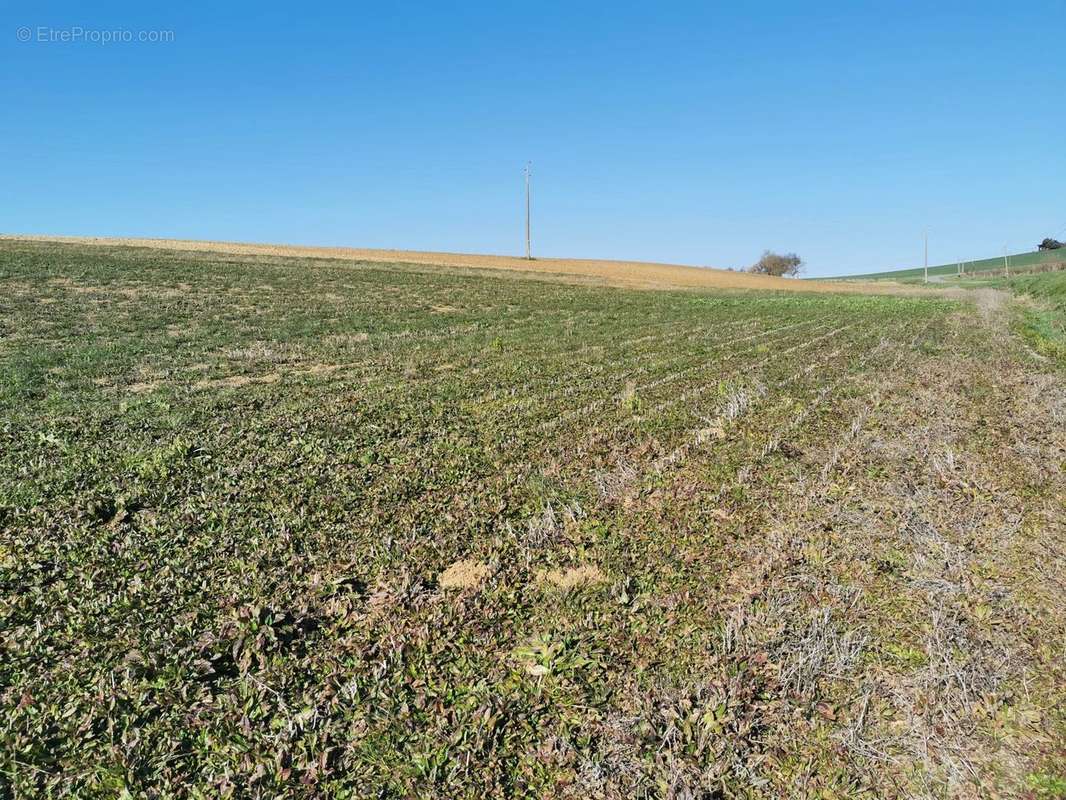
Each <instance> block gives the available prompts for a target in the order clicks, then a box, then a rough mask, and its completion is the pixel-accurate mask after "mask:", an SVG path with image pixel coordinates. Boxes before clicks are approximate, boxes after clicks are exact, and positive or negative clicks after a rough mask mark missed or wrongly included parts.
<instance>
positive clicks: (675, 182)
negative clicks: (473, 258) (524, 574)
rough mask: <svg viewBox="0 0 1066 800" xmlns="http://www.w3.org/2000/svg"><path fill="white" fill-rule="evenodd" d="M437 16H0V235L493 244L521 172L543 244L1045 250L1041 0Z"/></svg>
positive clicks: (1056, 180) (506, 239)
mask: <svg viewBox="0 0 1066 800" xmlns="http://www.w3.org/2000/svg"><path fill="white" fill-rule="evenodd" d="M447 5H448V4H444V3H402V4H394V3H388V2H375V3H365V4H363V3H331V2H320V3H285V4H278V5H277V6H275V7H269V6H268V4H265V3H255V4H243V3H238V2H214V3H211V4H200V3H195V2H191V3H168V4H155V3H144V2H138V3H132V2H131V3H106V2H100V3H85V2H80V3H69V4H67V3H49V2H35V3H11V2H9V3H5V4H4V7H3V9H2V10H0V19H2V20H3V23H2V25H3V28H2V29H0V65H2V70H0V97H2V102H3V109H4V115H3V122H2V124H0V145H2V146H0V153H2V156H3V164H4V168H3V176H2V181H0V231H2V232H7V233H56V234H70V235H130V236H157V237H180V238H197V239H225V240H236V241H269V242H285V243H303V244H325V245H350V246H357V247H395V248H404V249H425V250H448V251H463V252H489V253H519V252H521V250H522V247H523V220H522V213H523V211H522V208H523V206H522V203H523V195H522V188H521V181H522V175H521V173H522V166H523V165H524V163H525V161H526V160H527V159H528V160H531V161H532V162H533V169H534V225H533V227H534V250H535V252H536V254H539V255H543V256H571V257H599V258H631V259H641V260H649V261H670V262H679V263H689V264H701V265H710V266H723V267H728V266H734V267H737V266H744V265H746V264H749V263H750V262H752V261H753V260H755V259H756V258H757V257H758V255H759V254H760V253H761V251H762V250H763V249H766V248H773V249H779V250H794V251H796V252H798V253H799V254H800V255H801V256H803V257H804V259H805V260H806V261H807V263H808V271H809V274H813V275H829V274H844V273H849V272H856V271H870V270H877V269H884V268H895V267H906V266H913V265H916V264H920V262H921V252H922V230H923V228H925V227H928V228H929V230H930V245H929V249H930V262H931V263H941V262H945V261H954V260H955V259H957V258H977V257H984V256H991V255H997V254H999V253H1001V252H1002V251H1003V247H1004V246H1007V247H1009V248H1010V249H1011V250H1012V251H1021V250H1025V249H1032V248H1033V247H1034V246H1035V244H1036V242H1038V241H1039V240H1040V239H1041V238H1043V237H1044V236H1054V235H1059V238H1063V237H1064V235H1066V57H1064V50H1063V44H1062V43H1063V37H1064V34H1066V2H1064V0H1058V1H1056V0H1051V2H1021V3H1019V2H1014V3H1003V2H995V3H984V2H976V3H975V2H968V3H928V2H923V3H917V2H915V3H908V2H894V3H884V4H881V5H880V6H874V5H871V4H868V3H860V2H847V3H839V4H817V3H774V2H762V3H737V2H728V3H727V2H720V3H719V2H694V3H663V4H659V3H652V2H639V3H628V2H610V3H607V2H604V3H599V4H592V3H580V2H577V3H575V2H561V3H546V2H537V3H531V2H525V3H521V4H517V3H516V4H510V3H506V2H503V3H501V2H491V3H467V4H456V5H454V6H452V7H446V6H447ZM78 27H80V28H81V29H82V31H83V33H81V34H80V36H81V40H80V41H62V37H63V35H64V33H65V32H66V33H67V35H69V36H72V37H73V36H75V35H79V34H76V29H77V28H78ZM108 31H111V32H116V31H117V32H118V33H119V34H120V35H123V36H124V35H126V33H123V32H127V33H128V35H129V36H130V37H131V38H132V41H112V42H110V43H104V42H101V41H99V39H100V38H101V37H103V36H104V35H105V33H106V32H108ZM156 31H163V32H171V33H164V34H163V36H164V37H169V38H170V39H171V40H170V41H162V42H158V41H157V42H152V41H147V42H141V41H139V38H140V37H141V36H142V32H143V33H144V35H146V36H148V37H152V36H153V35H155V34H154V32H156ZM27 35H28V38H29V41H20V38H26V37H27ZM91 37H95V40H90V38H91Z"/></svg>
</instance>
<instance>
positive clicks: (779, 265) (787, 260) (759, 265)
mask: <svg viewBox="0 0 1066 800" xmlns="http://www.w3.org/2000/svg"><path fill="white" fill-rule="evenodd" d="M801 269H803V260H802V259H801V258H800V257H799V256H798V255H796V254H795V253H786V254H785V255H781V254H780V253H772V252H770V251H769V250H767V251H765V252H764V253H763V254H762V258H760V259H759V260H758V261H756V262H755V263H754V264H752V265H751V266H750V267H748V272H755V273H757V274H759V275H775V276H777V277H782V276H785V275H789V276H791V275H798V274H799V271H800V270H801Z"/></svg>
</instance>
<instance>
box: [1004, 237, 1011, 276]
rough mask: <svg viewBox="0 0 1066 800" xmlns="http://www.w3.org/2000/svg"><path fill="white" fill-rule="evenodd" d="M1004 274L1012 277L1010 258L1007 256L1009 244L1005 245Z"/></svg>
mask: <svg viewBox="0 0 1066 800" xmlns="http://www.w3.org/2000/svg"><path fill="white" fill-rule="evenodd" d="M1003 274H1004V275H1006V276H1007V277H1008V278H1009V277H1010V259H1009V258H1008V257H1007V245H1003Z"/></svg>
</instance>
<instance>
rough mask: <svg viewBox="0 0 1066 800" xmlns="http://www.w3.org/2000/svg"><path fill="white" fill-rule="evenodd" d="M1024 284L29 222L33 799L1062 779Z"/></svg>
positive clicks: (16, 251) (2, 407)
mask: <svg viewBox="0 0 1066 800" xmlns="http://www.w3.org/2000/svg"><path fill="white" fill-rule="evenodd" d="M1004 302H1005V300H1004V297H1003V296H1001V295H999V294H995V293H994V292H991V291H988V292H984V293H982V294H981V295H980V302H978V303H976V304H975V303H973V302H969V301H967V300H959V299H957V298H956V299H950V298H948V297H940V296H935V295H930V296H925V295H922V296H919V297H908V296H890V295H885V296H870V295H858V294H839V295H821V294H788V293H743V292H732V293H728V292H717V293H714V292H706V291H688V292H681V291H638V290H632V289H619V288H612V287H609V286H598V285H590V284H588V282H587V281H586V282H585V283H584V284H578V283H571V282H567V281H565V280H560V279H558V277H556V278H553V279H548V278H544V279H536V278H535V277H533V276H529V275H523V274H519V273H504V272H492V271H489V270H460V269H447V268H443V267H441V268H437V267H431V266H425V265H422V266H415V265H403V264H380V263H378V264H369V263H359V262H349V261H342V260H314V259H296V258H282V257H261V256H257V257H243V256H233V255H226V256H223V255H217V254H211V253H182V252H168V251H160V250H141V249H137V248H118V247H116V248H106V247H85V246H80V245H57V244H42V243H25V242H17V241H4V242H0V587H2V589H0V637H2V640H0V641H2V645H3V656H2V660H0V792H2V793H3V795H4V796H12V797H27V798H28V797H60V796H64V797H78V798H86V797H135V798H141V797H152V798H166V797H175V796H189V797H203V798H215V797H241V798H244V797H336V798H362V797H367V798H391V797H396V798H402V797H440V798H456V797H477V798H497V797H499V798H505V797H507V798H510V797H530V798H534V797H538V798H539V797H573V798H586V797H626V798H631V797H676V798H682V797H766V798H771V797H783V796H806V797H869V798H873V797H884V796H931V797H939V796H944V797H947V796H953V797H954V796H975V797H993V796H1039V794H1038V793H1040V792H1043V793H1045V794H1046V795H1047V796H1052V794H1048V793H1049V792H1052V793H1053V792H1054V791H1055V787H1056V786H1060V785H1061V784H1062V782H1063V780H1064V779H1066V774H1064V770H1063V768H1062V766H1061V765H1062V754H1063V752H1064V748H1066V720H1064V709H1066V689H1064V687H1066V667H1064V663H1063V650H1062V642H1063V641H1064V640H1066V611H1064V607H1063V595H1062V587H1063V585H1064V581H1066V563H1064V560H1063V558H1062V553H1063V548H1064V545H1066V538H1064V537H1066V526H1064V524H1063V523H1064V519H1063V512H1062V508H1063V505H1062V504H1063V501H1064V499H1066V479H1064V477H1063V476H1064V470H1063V466H1064V464H1063V453H1064V446H1066V410H1064V407H1063V399H1064V397H1066V392H1063V372H1062V371H1061V369H1060V368H1059V367H1058V366H1057V365H1056V364H1055V363H1054V362H1052V361H1049V360H1042V359H1039V358H1037V357H1035V356H1034V355H1033V354H1032V351H1031V349H1030V348H1029V347H1028V345H1027V344H1026V342H1025V341H1024V340H1023V339H1022V338H1020V337H1017V336H1014V335H1013V334H1011V333H1010V330H1009V328H1008V327H1007V325H1008V322H1009V318H1010V314H1009V309H1008V308H1007V307H1006V306H1004V305H1003V303H1004ZM1048 787H1050V788H1048ZM1026 793H1029V794H1028V795H1026Z"/></svg>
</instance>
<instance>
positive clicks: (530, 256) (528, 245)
mask: <svg viewBox="0 0 1066 800" xmlns="http://www.w3.org/2000/svg"><path fill="white" fill-rule="evenodd" d="M532 166H533V163H532V162H530V161H527V162H526V260H528V261H532V260H533V246H532V244H531V239H530V237H529V177H530V173H531V172H532V169H531V168H532Z"/></svg>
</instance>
